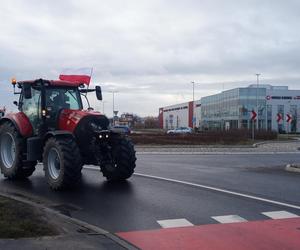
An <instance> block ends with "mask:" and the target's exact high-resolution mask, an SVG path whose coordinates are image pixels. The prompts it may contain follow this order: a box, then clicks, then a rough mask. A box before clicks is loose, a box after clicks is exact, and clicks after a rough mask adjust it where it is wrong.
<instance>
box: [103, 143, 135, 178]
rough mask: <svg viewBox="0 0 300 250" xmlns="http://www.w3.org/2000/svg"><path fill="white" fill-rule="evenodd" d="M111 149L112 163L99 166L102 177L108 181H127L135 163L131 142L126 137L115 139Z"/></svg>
mask: <svg viewBox="0 0 300 250" xmlns="http://www.w3.org/2000/svg"><path fill="white" fill-rule="evenodd" d="M111 148H112V149H111V150H112V151H111V156H112V159H111V160H112V162H107V163H105V162H104V163H103V164H102V165H101V166H100V167H101V171H102V173H103V176H104V177H106V179H107V180H109V181H119V180H126V179H128V178H129V177H131V176H132V174H133V172H134V168H135V161H136V157H135V151H134V147H133V144H132V142H131V141H130V140H128V139H127V138H126V137H125V138H124V137H119V138H115V139H114V140H113V143H112V145H111Z"/></svg>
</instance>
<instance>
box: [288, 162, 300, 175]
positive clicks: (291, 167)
mask: <svg viewBox="0 0 300 250" xmlns="http://www.w3.org/2000/svg"><path fill="white" fill-rule="evenodd" d="M285 170H286V171H289V172H296V173H300V164H287V165H286V167H285Z"/></svg>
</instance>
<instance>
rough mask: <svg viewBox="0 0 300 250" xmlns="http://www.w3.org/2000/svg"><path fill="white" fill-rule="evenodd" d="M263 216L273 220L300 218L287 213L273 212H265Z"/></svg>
mask: <svg viewBox="0 0 300 250" xmlns="http://www.w3.org/2000/svg"><path fill="white" fill-rule="evenodd" d="M262 214H263V215H265V216H267V217H269V218H271V219H289V218H297V217H299V216H298V215H296V214H293V213H290V212H287V211H272V212H264V213H262Z"/></svg>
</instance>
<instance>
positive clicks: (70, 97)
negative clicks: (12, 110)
mask: <svg viewBox="0 0 300 250" xmlns="http://www.w3.org/2000/svg"><path fill="white" fill-rule="evenodd" d="M18 85H19V86H18V87H20V88H21V92H20V98H19V103H18V109H19V111H21V112H23V113H24V114H25V115H26V116H27V117H28V119H29V121H30V123H31V125H32V128H33V134H34V135H38V134H41V133H45V131H49V130H57V129H59V117H60V115H61V113H62V111H63V110H74V111H76V110H82V109H83V104H82V100H81V95H84V97H85V98H86V95H85V93H87V92H91V91H96V92H97V96H100V97H101V96H102V95H101V89H99V87H98V88H96V89H86V88H84V86H83V85H79V84H77V83H72V82H67V81H48V80H43V79H39V80H36V81H24V82H19V83H18ZM99 92H100V94H99ZM98 99H101V98H98ZM88 104H89V103H88Z"/></svg>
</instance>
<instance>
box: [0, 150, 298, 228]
mask: <svg viewBox="0 0 300 250" xmlns="http://www.w3.org/2000/svg"><path fill="white" fill-rule="evenodd" d="M137 158H138V160H137V168H136V172H137V173H140V174H146V175H151V176H157V177H164V178H169V179H170V178H171V179H174V180H179V181H185V182H189V183H190V184H193V185H190V184H187V183H176V182H172V181H168V180H162V179H155V177H154V178H153V177H149V176H147V177H144V176H139V175H135V176H133V177H132V178H131V179H130V180H129V181H126V182H123V183H108V182H106V181H105V179H104V178H103V177H102V174H101V173H100V172H99V171H97V170H94V169H84V170H83V183H82V185H81V187H80V188H79V189H77V190H73V191H64V192H53V191H51V190H50V189H49V187H48V185H47V183H46V181H45V179H44V173H43V171H42V166H39V168H38V169H37V170H36V171H35V173H34V175H33V176H32V177H30V178H29V179H28V180H27V181H23V182H12V181H8V180H6V179H4V178H3V177H1V179H0V188H1V190H2V191H7V192H10V193H16V194H19V195H26V196H31V197H32V199H38V200H41V201H42V202H43V203H46V204H47V205H48V206H51V207H53V208H56V209H58V210H60V211H62V212H63V213H65V214H68V215H70V216H73V217H76V218H79V219H81V220H84V221H86V222H88V223H91V224H94V225H97V226H100V227H101V228H103V229H106V230H108V231H110V232H126V231H137V230H145V229H156V228H161V226H160V225H159V224H158V222H157V221H158V220H168V219H178V218H184V219H186V220H187V221H189V222H190V223H192V224H194V225H205V224H211V223H217V221H216V220H214V219H213V218H212V217H213V216H222V215H238V216H240V217H242V218H244V219H246V220H249V221H252V220H266V219H269V218H268V217H266V216H265V215H263V214H262V213H263V212H270V211H282V210H284V211H287V212H290V213H293V214H296V215H300V209H299V208H300V192H299V188H300V174H298V173H290V172H286V171H285V170H284V166H285V164H287V163H290V162H300V155H299V154H287V155H284V154H280V155H270V154H269V155H261V154H259V155H253V154H252V155H247V154H245V155H138V157H137ZM87 167H88V166H87ZM194 184H195V185H194ZM196 184H200V185H205V186H208V188H219V189H220V190H211V189H208V188H207V187H203V186H197V185H196ZM224 190H225V191H233V192H238V193H239V194H240V195H237V194H229V193H226V192H224ZM243 195H251V196H252V198H249V197H245V196H243ZM253 197H254V198H253ZM255 197H257V198H264V199H268V200H272V201H275V202H281V203H284V204H283V205H278V204H274V202H269V201H262V200H257V199H255ZM293 205H294V206H296V208H293V207H291V206H293ZM297 207H298V208H297Z"/></svg>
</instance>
